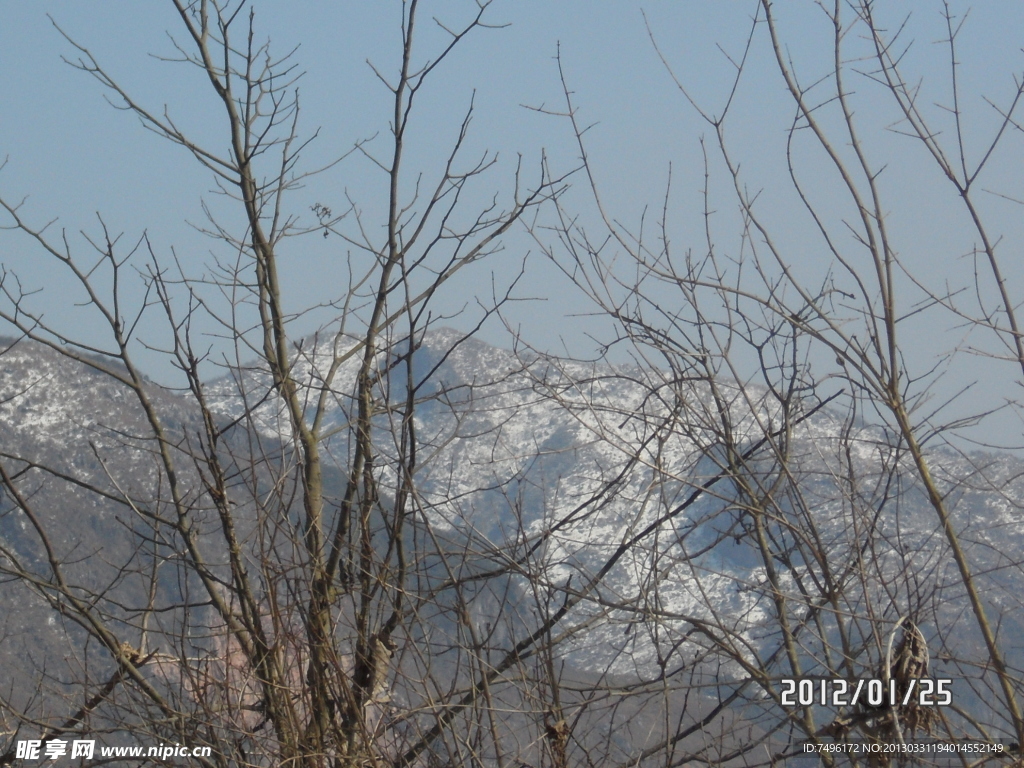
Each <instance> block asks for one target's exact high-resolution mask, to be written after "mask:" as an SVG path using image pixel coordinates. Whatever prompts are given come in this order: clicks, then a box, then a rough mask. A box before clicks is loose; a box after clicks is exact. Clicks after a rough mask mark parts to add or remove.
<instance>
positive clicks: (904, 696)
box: [779, 677, 953, 707]
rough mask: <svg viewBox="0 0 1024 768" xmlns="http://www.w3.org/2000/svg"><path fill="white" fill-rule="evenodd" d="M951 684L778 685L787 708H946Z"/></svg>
mask: <svg viewBox="0 0 1024 768" xmlns="http://www.w3.org/2000/svg"><path fill="white" fill-rule="evenodd" d="M952 683H953V681H952V680H950V679H949V678H941V677H940V678H934V679H932V678H927V677H922V678H911V679H910V680H909V681H907V685H906V688H905V690H904V689H903V687H902V686H897V683H896V680H895V679H892V678H890V679H889V680H880V679H878V678H862V679H859V680H845V679H843V678H822V679H819V680H816V679H813V678H801V679H795V678H783V679H782V680H780V681H779V693H780V703H781V704H782V706H784V707H810V706H813V705H815V704H817V705H820V706H822V707H830V706H831V707H855V706H857V705H858V704H861V705H865V706H869V707H906V706H908V705H913V704H916V705H917V706H921V707H947V706H949V705H950V704H952V703H953V695H952V693H950V686H951V685H952Z"/></svg>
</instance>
